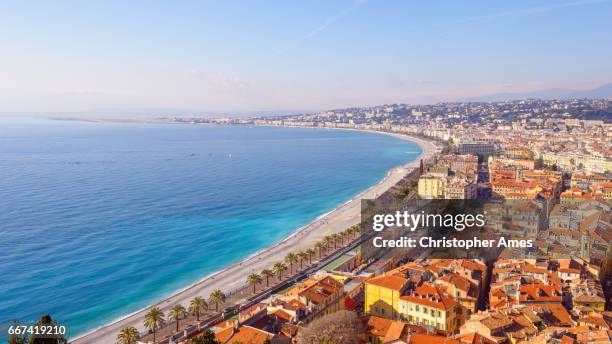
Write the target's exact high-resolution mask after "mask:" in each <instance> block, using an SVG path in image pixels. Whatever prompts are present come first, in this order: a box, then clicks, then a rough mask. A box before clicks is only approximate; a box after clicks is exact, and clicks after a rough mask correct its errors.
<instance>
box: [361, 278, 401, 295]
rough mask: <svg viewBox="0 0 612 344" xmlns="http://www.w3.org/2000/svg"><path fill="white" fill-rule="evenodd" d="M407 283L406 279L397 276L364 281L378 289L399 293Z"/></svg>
mask: <svg viewBox="0 0 612 344" xmlns="http://www.w3.org/2000/svg"><path fill="white" fill-rule="evenodd" d="M406 282H408V280H407V279H405V278H403V277H399V276H387V275H382V276H376V277H372V278H370V279H369V280H367V281H366V283H368V284H373V285H376V286H379V287H383V288H387V289H393V290H397V291H400V290H402V288H404V286H405V285H406Z"/></svg>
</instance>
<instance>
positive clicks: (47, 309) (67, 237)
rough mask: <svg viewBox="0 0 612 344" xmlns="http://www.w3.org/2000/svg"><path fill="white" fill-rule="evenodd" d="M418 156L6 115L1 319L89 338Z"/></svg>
mask: <svg viewBox="0 0 612 344" xmlns="http://www.w3.org/2000/svg"><path fill="white" fill-rule="evenodd" d="M419 154H420V148H419V147H418V146H417V145H416V144H413V143H410V142H405V141H401V140H399V139H396V138H393V137H389V136H385V135H377V134H370V133H362V132H352V131H334V130H322V129H294V128H268V127H246V126H207V125H152V124H103V123H85V122H62V121H28V122H25V121H22V120H6V119H5V120H0V272H1V273H2V282H1V283H0V324H7V323H9V322H11V321H12V320H13V319H18V320H20V321H21V322H28V321H32V320H35V319H37V318H38V317H39V316H40V314H42V313H51V314H52V315H53V316H54V317H55V318H56V319H58V320H59V321H61V322H62V323H64V324H66V325H67V326H68V331H69V336H75V335H78V334H81V333H84V332H86V331H88V330H91V329H93V328H96V327H98V326H101V325H103V324H105V323H107V322H109V321H111V320H113V319H115V318H117V317H120V316H122V315H125V314H127V313H130V312H133V311H135V310H137V309H140V308H142V307H144V306H146V305H148V304H151V303H153V302H154V301H156V300H158V299H160V298H162V297H163V296H165V295H168V294H169V293H171V292H173V291H175V290H178V289H180V288H183V287H185V286H186V285H188V284H190V283H192V282H194V281H196V280H199V279H200V278H202V277H203V276H205V275H207V274H210V273H212V272H214V271H216V270H219V269H220V268H222V267H225V266H227V265H229V264H231V263H233V262H236V261H238V260H241V259H242V258H244V257H246V256H248V255H250V254H252V253H254V252H256V251H258V250H260V249H262V248H265V247H266V246H269V245H271V244H273V243H274V242H276V241H278V240H280V239H282V238H283V237H285V236H287V235H289V234H290V233H291V232H293V231H294V230H295V229H297V228H299V227H300V226H303V225H304V224H306V223H308V222H310V221H311V220H312V219H314V218H315V217H317V216H319V215H321V214H323V213H325V212H328V211H329V210H331V209H333V208H334V207H336V206H337V205H339V204H341V203H343V202H345V201H346V200H348V199H349V198H350V197H352V196H354V195H355V194H357V193H359V192H360V191H362V190H364V189H365V188H367V187H368V186H370V185H372V184H374V183H376V182H377V181H378V180H380V179H382V178H383V177H384V176H385V174H386V173H387V170H388V169H389V168H391V167H393V166H397V165H400V164H402V163H405V162H407V161H410V160H413V159H415V158H416V157H417V156H418V155H419ZM5 333H6V332H5V331H3V333H2V335H4V334H5ZM2 335H0V337H1V336H2Z"/></svg>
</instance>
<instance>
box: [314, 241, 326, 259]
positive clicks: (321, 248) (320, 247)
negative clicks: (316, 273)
mask: <svg viewBox="0 0 612 344" xmlns="http://www.w3.org/2000/svg"><path fill="white" fill-rule="evenodd" d="M315 249H316V250H317V251H319V259H321V258H322V257H323V251H324V250H325V244H324V243H323V241H319V242H318V243H316V245H315Z"/></svg>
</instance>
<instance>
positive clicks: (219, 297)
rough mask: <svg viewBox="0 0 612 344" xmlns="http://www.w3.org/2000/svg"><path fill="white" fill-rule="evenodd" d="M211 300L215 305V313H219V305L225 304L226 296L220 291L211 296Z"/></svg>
mask: <svg viewBox="0 0 612 344" xmlns="http://www.w3.org/2000/svg"><path fill="white" fill-rule="evenodd" d="M210 300H211V301H212V302H214V303H215V311H217V312H218V311H219V304H220V303H221V304H222V303H224V302H225V294H223V292H222V291H221V290H219V289H217V290H215V291H213V292H212V293H211V294H210Z"/></svg>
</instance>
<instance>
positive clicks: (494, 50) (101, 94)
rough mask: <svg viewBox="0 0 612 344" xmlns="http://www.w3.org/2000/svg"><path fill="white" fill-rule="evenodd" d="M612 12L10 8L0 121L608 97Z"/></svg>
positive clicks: (6, 8)
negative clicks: (569, 92)
mask: <svg viewBox="0 0 612 344" xmlns="http://www.w3.org/2000/svg"><path fill="white" fill-rule="evenodd" d="M611 22H612V1H606V0H574V1H572V0H564V1H408V0H405V1H383V0H370V1H365V0H361V1H353V0H347V1H340V0H327V1H308V2H306V1H299V2H298V1H230V0H227V1H211V2H204V1H192V2H191V1H174V2H170V1H166V2H161V1H159V2H156V1H100V2H96V1H47V2H41V1H39V2H33V1H32V2H27V1H23V2H20V1H10V2H3V3H1V4H0V30H1V31H0V32H2V34H1V35H0V75H2V77H1V78H0V112H15V111H23V112H36V111H44V112H48V111H49V112H61V111H66V112H95V111H107V112H117V113H122V112H124V113H129V112H134V111H136V112H138V111H140V112H147V111H150V112H152V113H153V112H159V111H164V110H168V111H182V110H185V111H191V112H202V113H238V112H251V111H254V112H259V111H285V110H287V111H289V110H294V111H300V110H316V109H326V108H334V107H344V106H352V105H368V104H369V105H374V104H381V103H392V102H408V103H423V102H433V101H438V100H448V99H458V98H462V97H468V96H476V95H483V94H490V93H500V92H504V93H505V92H522V91H530V90H538V89H545V88H553V87H563V88H577V89H580V88H591V87H596V86H599V85H601V84H604V83H608V82H611V81H612V25H610V23H611Z"/></svg>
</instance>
